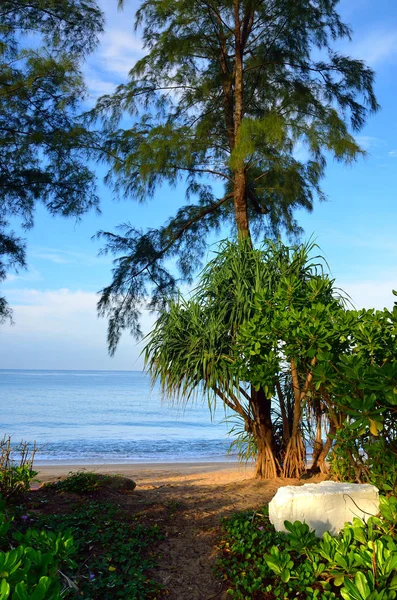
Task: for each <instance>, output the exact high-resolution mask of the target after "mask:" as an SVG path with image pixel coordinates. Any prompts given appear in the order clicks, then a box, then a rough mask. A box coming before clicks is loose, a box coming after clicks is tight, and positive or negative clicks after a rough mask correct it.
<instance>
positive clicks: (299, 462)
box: [283, 357, 316, 479]
mask: <svg viewBox="0 0 397 600" xmlns="http://www.w3.org/2000/svg"><path fill="white" fill-rule="evenodd" d="M315 364H316V357H314V358H313V359H312V360H311V367H312V368H313V367H314V366H315ZM291 376H292V386H293V390H294V420H293V423H292V432H291V439H290V441H289V443H288V447H287V451H286V453H285V460H284V465H283V475H284V477H297V478H298V479H299V478H300V477H301V476H302V475H303V473H304V472H305V471H306V449H305V445H304V443H303V440H302V434H301V430H300V425H301V418H302V404H303V401H304V400H305V397H306V394H307V392H308V390H309V386H310V384H311V382H312V378H313V374H312V372H311V370H310V371H309V372H308V373H307V374H306V379H305V383H304V385H303V388H302V389H301V388H300V385H299V377H298V371H297V368H296V363H295V360H294V358H292V359H291Z"/></svg>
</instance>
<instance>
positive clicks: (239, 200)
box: [233, 0, 250, 239]
mask: <svg viewBox="0 0 397 600" xmlns="http://www.w3.org/2000/svg"><path fill="white" fill-rule="evenodd" d="M239 10H240V3H239V2H238V0H234V41H235V57H234V59H235V60H234V115H233V118H234V144H238V141H239V137H240V129H241V123H242V121H243V116H244V74H243V47H242V39H241V36H242V31H241V22H240V14H239ZM233 192H234V211H235V217H236V225H237V234H238V238H239V239H247V238H250V230H249V223H248V209H247V208H248V207H247V175H246V171H245V164H244V161H243V160H241V163H240V164H238V165H237V166H236V168H235V169H234V190H233Z"/></svg>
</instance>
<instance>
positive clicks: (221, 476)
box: [35, 461, 254, 486]
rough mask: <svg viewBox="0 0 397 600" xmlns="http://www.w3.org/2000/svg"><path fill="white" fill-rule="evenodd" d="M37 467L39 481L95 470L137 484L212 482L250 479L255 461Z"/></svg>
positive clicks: (44, 481) (37, 465)
mask: <svg viewBox="0 0 397 600" xmlns="http://www.w3.org/2000/svg"><path fill="white" fill-rule="evenodd" d="M35 469H36V471H38V475H37V481H38V482H40V483H46V482H48V481H54V480H56V479H58V478H60V477H66V476H67V475H68V474H69V473H71V472H74V473H75V472H76V471H94V472H96V473H103V474H105V475H106V474H115V475H123V476H125V477H131V478H132V479H133V480H134V481H135V482H136V483H137V484H138V485H143V486H145V485H148V484H151V485H156V484H158V483H159V482H161V483H163V482H165V481H170V480H172V481H173V482H174V483H176V482H177V481H180V482H185V483H187V482H188V481H189V480H193V479H195V480H197V477H200V480H201V481H202V482H203V483H205V484H207V485H211V484H212V483H218V482H219V481H220V480H225V479H229V478H231V479H232V480H243V479H250V478H252V477H253V474H254V465H253V464H241V463H239V462H231V461H230V462H220V461H219V462H203V461H200V462H199V461H196V462H180V463H177V462H172V463H171V462H169V463H153V462H152V463H128V464H126V463H125V464H124V463H123V464H121V463H115V464H109V463H96V464H86V465H82V464H51V465H50V464H46V465H40V464H36V465H35Z"/></svg>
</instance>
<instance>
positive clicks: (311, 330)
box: [145, 240, 341, 478]
mask: <svg viewBox="0 0 397 600" xmlns="http://www.w3.org/2000/svg"><path fill="white" fill-rule="evenodd" d="M314 248H315V246H314V245H313V244H307V245H303V246H301V247H293V248H288V247H286V246H284V245H283V244H282V243H272V242H271V241H267V243H266V244H264V245H263V247H261V248H260V249H251V248H250V244H249V241H248V240H243V241H242V242H240V243H238V244H235V243H230V242H226V243H223V245H222V246H221V248H220V250H219V252H218V253H217V256H216V257H215V258H214V259H213V260H212V261H210V263H209V264H208V265H207V266H206V267H205V269H204V271H203V273H202V276H201V278H200V281H199V285H198V286H197V289H196V291H195V293H194V294H193V296H192V297H191V298H190V299H189V300H184V299H177V300H174V301H171V302H170V303H169V306H168V309H167V310H165V311H163V312H162V313H161V315H160V316H159V318H158V320H157V321H156V324H155V326H154V328H153V331H152V332H151V334H150V336H149V339H148V343H147V346H146V355H145V358H146V365H147V367H148V369H149V372H150V373H151V375H152V377H153V379H159V381H160V382H161V385H162V389H163V392H164V393H165V394H166V395H167V396H171V397H177V398H179V399H180V400H181V401H182V402H188V401H189V399H190V398H191V397H192V395H194V394H197V393H199V394H202V393H203V392H204V393H205V394H207V396H208V400H209V402H210V404H211V405H213V404H214V403H216V401H218V402H219V401H220V402H222V403H223V404H224V405H225V406H226V407H228V408H229V409H231V410H232V411H234V412H235V413H237V415H239V417H240V418H241V419H242V421H243V424H244V427H245V431H246V432H247V433H248V434H249V435H250V436H251V437H252V438H253V440H254V442H255V447H256V450H257V456H256V476H257V477H263V478H273V477H276V476H278V475H283V474H284V475H285V476H287V477H289V476H292V477H294V476H296V475H297V476H299V475H300V474H301V473H302V471H303V470H304V469H305V450H304V443H303V439H302V420H303V410H304V405H305V403H306V400H307V397H308V396H309V392H310V393H311V394H313V393H314V392H313V389H312V385H311V380H312V370H313V365H312V364H311V363H312V361H313V356H314V354H313V350H314V352H315V353H316V355H317V351H318V347H320V348H321V349H323V348H324V346H325V347H326V348H328V347H329V346H330V341H331V337H332V335H331V334H333V331H332V327H330V326H329V323H328V321H329V320H332V319H335V315H337V314H338V313H339V311H340V310H341V309H340V304H339V302H338V300H337V299H334V297H333V286H332V283H333V282H332V281H331V280H329V279H328V277H327V276H325V275H324V274H323V273H322V270H321V261H320V260H318V259H317V258H316V259H314V258H310V255H312V254H313V250H314ZM329 315H331V317H329ZM325 318H326V319H325ZM324 319H325V320H327V324H324V323H323V322H322V321H323V320H324ZM334 337H335V338H336V340H337V341H336V342H335V343H334V346H335V352H336V353H337V352H339V351H340V348H341V346H340V344H338V340H339V337H338V335H336V334H335V335H334ZM247 383H248V385H247ZM291 390H292V391H293V392H294V393H293V394H291V395H292V398H291V399H289V398H288V395H289V392H290V391H291ZM311 405H312V406H315V403H314V398H312V400H311ZM277 408H278V411H279V412H280V416H281V419H280V426H279V427H277V429H278V430H279V432H280V434H281V435H280V439H279V440H277V439H276V418H275V413H276V409H277ZM320 441H321V437H320Z"/></svg>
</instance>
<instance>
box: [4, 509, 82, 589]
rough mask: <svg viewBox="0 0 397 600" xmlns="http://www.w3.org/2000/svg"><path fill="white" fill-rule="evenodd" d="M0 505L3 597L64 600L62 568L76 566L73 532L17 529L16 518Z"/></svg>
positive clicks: (74, 567) (73, 567)
mask: <svg viewBox="0 0 397 600" xmlns="http://www.w3.org/2000/svg"><path fill="white" fill-rule="evenodd" d="M3 509H4V503H2V506H1V507H0V578H1V585H0V600H7V599H8V598H10V600H11V599H12V600H60V599H61V598H62V597H63V595H64V592H66V591H67V588H65V589H63V582H62V581H61V579H60V568H62V569H64V568H71V569H76V566H77V565H76V563H75V562H74V561H73V555H74V553H75V547H74V543H73V538H72V537H71V535H70V531H65V533H58V534H55V533H52V532H46V531H39V530H35V529H27V530H26V531H24V532H18V531H16V532H13V533H12V535H11V531H12V530H11V527H10V526H11V525H12V524H13V523H12V521H13V519H12V518H11V519H10V518H9V517H7V516H6V515H5V513H4V512H3Z"/></svg>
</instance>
